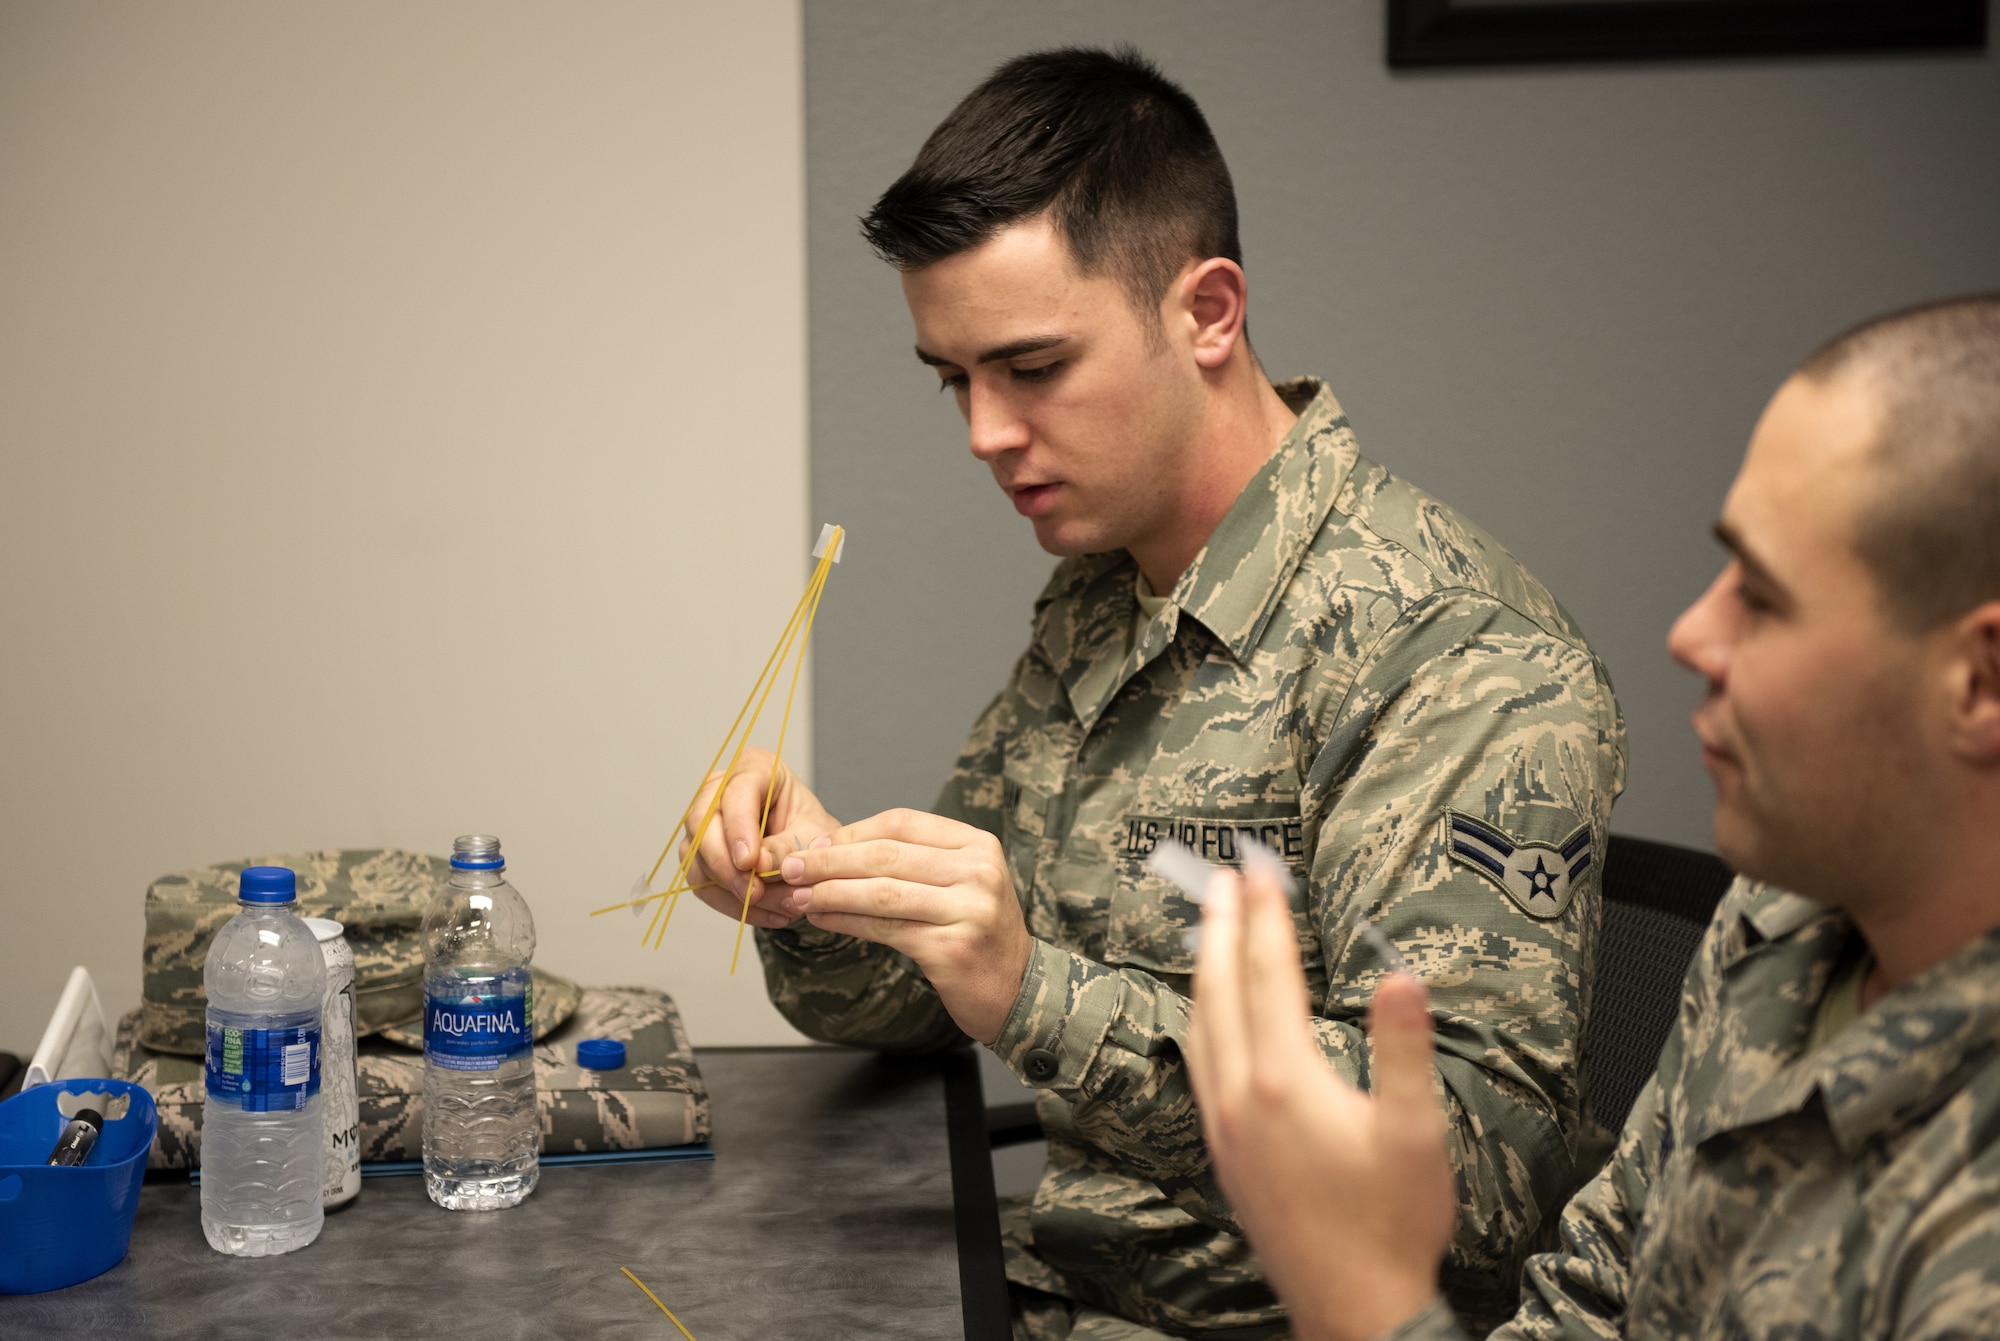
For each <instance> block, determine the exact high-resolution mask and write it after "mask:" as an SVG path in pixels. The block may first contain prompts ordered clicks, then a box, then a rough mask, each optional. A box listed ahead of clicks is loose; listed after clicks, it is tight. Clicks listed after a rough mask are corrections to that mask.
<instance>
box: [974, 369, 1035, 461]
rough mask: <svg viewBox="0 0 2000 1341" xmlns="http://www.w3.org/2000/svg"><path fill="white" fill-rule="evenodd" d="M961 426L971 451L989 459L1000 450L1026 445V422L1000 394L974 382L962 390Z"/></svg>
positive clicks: (986, 459)
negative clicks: (962, 411) (962, 422)
mask: <svg viewBox="0 0 2000 1341" xmlns="http://www.w3.org/2000/svg"><path fill="white" fill-rule="evenodd" d="M964 397H965V399H964V403H963V408H964V410H965V426H966V429H967V431H968V433H969V435H970V437H969V443H970V445H971V447H972V454H973V456H975V457H976V458H978V459H979V460H981V461H989V462H990V461H992V460H993V459H994V458H995V457H997V456H999V455H1001V454H1002V453H1003V452H1011V451H1019V450H1020V449H1021V448H1023V447H1026V446H1027V445H1028V437H1029V434H1028V425H1027V423H1026V421H1025V420H1023V419H1022V418H1021V417H1020V416H1019V415H1018V414H1016V413H1014V408H1013V406H1011V405H1010V404H1008V402H1007V398H1006V397H1005V396H1004V395H1001V394H999V393H998V392H996V391H993V390H990V389H988V388H986V387H983V386H981V385H980V384H979V383H978V382H977V381H975V382H974V383H973V384H972V385H971V386H970V387H968V388H967V389H966V391H965V393H964Z"/></svg>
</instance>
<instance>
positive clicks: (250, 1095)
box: [208, 1021, 320, 1113]
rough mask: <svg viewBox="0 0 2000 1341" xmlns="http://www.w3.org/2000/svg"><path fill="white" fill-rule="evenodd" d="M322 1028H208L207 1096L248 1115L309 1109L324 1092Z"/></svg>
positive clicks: (223, 1026) (309, 1026)
mask: <svg viewBox="0 0 2000 1341" xmlns="http://www.w3.org/2000/svg"><path fill="white" fill-rule="evenodd" d="M319 1041H320V1031H319V1026H318V1025H317V1024H308V1025H294V1026H291V1027H289V1028H285V1029H235V1028H231V1027H230V1026H228V1025H221V1024H216V1023H214V1022H213V1021H211V1022H210V1023H209V1026H208V1097H209V1098H211V1099H220V1100H223V1101H224V1102H227V1103H232V1104H235V1105H237V1106H238V1107H240V1108H241V1109H242V1110H243V1111H244V1112H246V1113H283V1112H288V1111H291V1110H293V1109H299V1108H304V1107H305V1106H306V1101H307V1100H308V1099H311V1098H312V1097H313V1096H314V1095H315V1094H318V1093H319Z"/></svg>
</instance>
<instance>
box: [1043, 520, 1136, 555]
mask: <svg viewBox="0 0 2000 1341" xmlns="http://www.w3.org/2000/svg"><path fill="white" fill-rule="evenodd" d="M1035 543H1036V544H1038V545H1040V546H1041V547H1042V549H1043V550H1044V551H1046V552H1047V553H1050V554H1053V555H1055V556H1056V557H1057V558H1059V559H1074V558H1076V557H1077V556H1078V555H1082V554H1102V553H1103V552H1104V551H1105V550H1108V549H1117V548H1118V546H1117V545H1115V544H1112V543H1110V542H1109V541H1107V540H1105V539H1104V537H1102V536H1099V535H1093V534H1089V533H1088V532H1086V531H1085V530H1084V528H1082V527H1078V526H1064V525H1062V524H1060V523H1057V522H1051V523H1049V524H1047V525H1044V524H1042V522H1040V521H1037V522H1036V523H1035Z"/></svg>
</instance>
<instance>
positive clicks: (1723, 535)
mask: <svg viewBox="0 0 2000 1341" xmlns="http://www.w3.org/2000/svg"><path fill="white" fill-rule="evenodd" d="M1715 538H1716V539H1717V540H1719V541H1721V542H1722V547H1723V548H1724V549H1726V550H1728V551H1729V552H1730V553H1731V554H1733V555H1735V556H1736V561H1737V562H1738V563H1740V564H1742V565H1743V567H1744V570H1745V571H1747V572H1748V573H1749V574H1750V576H1751V577H1753V578H1755V579H1756V580H1757V581H1759V582H1761V583H1763V584H1765V585H1766V586H1769V587H1773V588H1776V589H1777V590H1778V591H1783V590H1785V584H1784V583H1782V582H1780V581H1778V579H1777V576H1776V575H1775V574H1774V573H1772V572H1771V570H1770V568H1768V567H1767V566H1766V565H1765V563H1764V561H1763V560H1762V559H1759V558H1758V557H1757V554H1756V551H1754V550H1752V549H1751V548H1750V546H1749V544H1748V542H1746V541H1745V540H1744V539H1743V535H1742V533H1741V532H1740V531H1738V530H1737V529H1736V528H1735V527H1734V526H1731V525H1730V524H1729V523H1728V522H1726V521H1719V522H1717V523H1716V524H1715Z"/></svg>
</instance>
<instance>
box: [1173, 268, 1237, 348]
mask: <svg viewBox="0 0 2000 1341" xmlns="http://www.w3.org/2000/svg"><path fill="white" fill-rule="evenodd" d="M1168 292H1169V295H1170V296H1169V298H1168V301H1169V302H1171V303H1175V304H1177V305H1178V306H1179V307H1180V308H1181V311H1182V313H1184V314H1185V315H1184V316H1183V320H1185V321H1188V322H1189V323H1190V325H1191V327H1192V332H1193V340H1192V342H1191V343H1192V347H1193V351H1194V361H1195V362H1196V363H1197V364H1199V365H1200V366H1201V367H1203V368H1206V369H1208V370H1209V371H1211V372H1213V371H1215V370H1216V369H1218V368H1220V367H1222V366H1223V365H1224V364H1226V363H1228V362H1229V356H1230V355H1231V354H1233V353H1235V352H1236V346H1237V345H1238V344H1239V343H1240V342H1241V341H1242V339H1243V322H1244V320H1245V317H1246V315H1247V311H1248V307H1249V300H1250V282H1249V281H1248V280H1247V279H1245V278H1244V276H1243V267H1242V266H1240V265H1238V264H1236V262H1234V261H1232V260H1229V259H1228V258H1227V257H1223V256H1213V257H1210V258H1209V259H1208V260H1206V261H1202V262H1199V263H1197V264H1195V265H1191V266H1189V267H1188V268H1187V269H1186V270H1184V271H1182V272H1181V277H1180V279H1179V281H1178V282H1177V283H1175V285H1174V287H1173V288H1172V289H1170V290H1169V291H1168Z"/></svg>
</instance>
